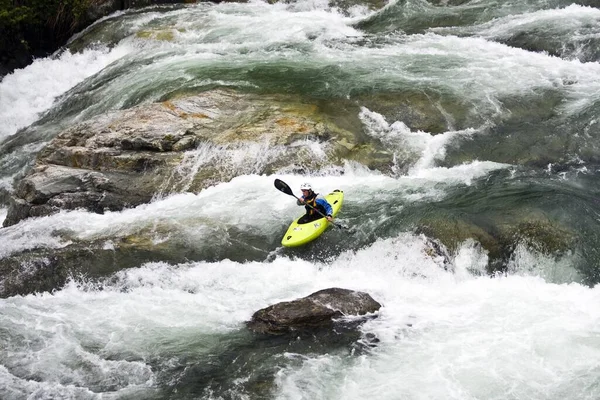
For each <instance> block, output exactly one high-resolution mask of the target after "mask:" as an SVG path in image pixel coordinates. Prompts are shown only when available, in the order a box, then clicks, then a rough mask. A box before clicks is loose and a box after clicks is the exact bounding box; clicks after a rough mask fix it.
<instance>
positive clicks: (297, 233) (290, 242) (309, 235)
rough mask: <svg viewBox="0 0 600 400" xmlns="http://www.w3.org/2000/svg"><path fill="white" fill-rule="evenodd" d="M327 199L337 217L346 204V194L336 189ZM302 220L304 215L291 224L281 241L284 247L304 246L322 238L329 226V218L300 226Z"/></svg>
mask: <svg viewBox="0 0 600 400" xmlns="http://www.w3.org/2000/svg"><path fill="white" fill-rule="evenodd" d="M325 199H326V200H327V202H328V203H329V204H331V208H332V211H333V213H332V215H333V216H334V217H335V216H336V215H337V213H338V211H339V210H340V208H341V207H342V203H343V202H344V192H343V191H341V190H337V189H336V190H334V191H333V192H331V193H329V194H328V195H327V196H325ZM300 218H302V215H301V216H300V217H298V218H296V220H294V222H292V223H291V225H290V227H289V228H288V230H287V231H286V232H285V235H283V239H282V240H281V244H282V245H283V246H285V247H296V246H302V245H303V244H306V243H308V242H311V241H313V240H315V239H316V238H318V237H319V236H321V234H322V233H323V232H325V229H327V227H328V226H329V221H327V218H319V219H317V220H314V221H311V222H308V223H306V224H299V223H298V221H299V220H300Z"/></svg>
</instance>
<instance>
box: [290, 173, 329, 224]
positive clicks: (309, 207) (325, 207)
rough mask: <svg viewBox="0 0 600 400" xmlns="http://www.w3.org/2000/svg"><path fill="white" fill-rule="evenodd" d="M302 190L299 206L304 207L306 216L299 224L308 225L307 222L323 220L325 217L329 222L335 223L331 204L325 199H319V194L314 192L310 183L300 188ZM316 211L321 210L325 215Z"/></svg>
mask: <svg viewBox="0 0 600 400" xmlns="http://www.w3.org/2000/svg"><path fill="white" fill-rule="evenodd" d="M300 190H301V191H302V197H301V198H300V199H299V200H298V201H297V203H298V205H299V206H301V205H304V207H305V208H306V214H304V215H303V216H302V217H301V218H300V219H299V220H298V223H299V224H306V223H307V222H311V221H314V220H317V219H319V218H323V215H326V216H327V217H326V218H327V221H329V222H331V221H333V217H332V216H331V214H332V213H333V210H332V209H331V204H329V203H328V202H327V200H325V199H324V198H321V197H318V196H319V194H318V193H315V192H314V191H313V189H312V186H311V184H310V183H303V184H302V185H301V186H300ZM315 209H316V210H319V211H320V212H321V213H322V214H323V215H321V214H319V213H318V212H317V211H316V210H315Z"/></svg>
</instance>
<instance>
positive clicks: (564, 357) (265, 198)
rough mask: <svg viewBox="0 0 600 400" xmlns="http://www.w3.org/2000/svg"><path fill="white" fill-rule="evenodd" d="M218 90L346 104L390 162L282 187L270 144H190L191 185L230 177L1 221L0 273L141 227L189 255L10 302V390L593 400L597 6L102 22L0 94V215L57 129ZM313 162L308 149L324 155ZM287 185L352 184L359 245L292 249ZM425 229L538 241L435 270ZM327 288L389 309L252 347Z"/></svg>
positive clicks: (179, 11)
mask: <svg viewBox="0 0 600 400" xmlns="http://www.w3.org/2000/svg"><path fill="white" fill-rule="evenodd" d="M215 88H227V89H229V90H236V91H239V92H249V93H250V92H251V93H255V94H258V95H260V94H286V95H288V94H290V95H296V96H300V97H301V98H303V99H305V100H306V101H308V102H318V103H319V104H325V105H329V107H330V114H331V115H332V117H333V118H335V117H336V116H337V117H338V118H339V119H342V116H344V115H345V114H343V113H341V111H340V109H338V108H337V107H338V106H339V107H341V104H345V103H343V102H350V103H352V104H354V105H356V107H357V112H356V113H355V115H353V116H352V118H351V119H348V120H344V121H345V122H344V121H342V122H340V123H342V124H344V123H345V124H346V125H347V127H348V129H353V130H354V131H359V132H361V135H362V140H363V141H364V143H370V142H373V143H375V142H376V143H379V144H381V145H383V146H384V147H385V148H386V149H387V150H388V151H389V152H391V153H393V154H394V160H395V164H394V165H392V166H391V167H390V168H389V169H386V170H378V169H376V168H370V167H369V166H367V165H363V164H361V163H360V162H346V163H344V164H343V165H340V166H335V167H328V168H323V169H319V170H314V169H313V170H305V169H304V170H303V169H294V168H291V166H284V167H283V168H282V169H281V170H280V171H276V173H274V174H270V173H263V169H262V167H263V166H264V164H265V162H266V160H268V159H269V157H272V156H273V154H272V152H275V151H277V149H269V148H265V146H260V145H256V146H254V147H252V146H249V147H248V148H247V149H246V151H238V152H234V153H232V152H229V153H227V154H216V153H215V151H216V150H215V149H206V148H202V147H200V148H198V149H195V150H192V151H190V157H189V159H187V161H186V162H188V163H189V165H187V166H185V165H184V166H182V168H183V167H185V168H183V170H186V168H187V169H188V170H194V165H196V168H198V167H197V166H198V165H204V164H207V163H212V164H216V165H217V166H219V167H220V168H223V169H228V170H229V171H233V172H232V175H234V176H235V177H234V178H233V179H231V180H227V181H224V182H219V183H216V184H214V185H212V186H210V187H207V188H205V189H203V190H201V191H199V192H197V193H190V192H187V191H186V190H181V191H180V192H174V193H168V194H165V195H163V196H157V197H156V198H155V199H154V200H153V201H152V202H150V203H149V204H144V205H141V206H138V207H135V208H131V209H125V210H123V211H119V212H105V213H104V214H95V213H91V212H87V211H84V210H74V211H62V212H60V213H57V214H54V215H51V216H46V217H40V218H30V219H26V220H23V221H21V222H19V223H18V224H16V225H13V226H9V227H5V228H1V229H0V261H1V260H9V259H10V258H11V257H15V255H18V254H27V253H28V252H32V251H37V252H41V251H43V252H45V253H44V254H46V255H47V257H49V258H51V257H52V255H53V252H57V251H60V250H61V249H65V248H68V246H71V245H73V243H76V244H78V245H82V246H84V247H85V246H86V243H102V246H103V248H104V249H105V250H106V251H110V249H111V248H112V246H113V245H114V243H115V242H116V241H119V240H121V239H122V238H129V237H135V236H136V235H142V234H143V235H146V236H148V232H150V237H151V240H152V246H153V247H154V248H156V249H160V248H161V246H163V245H165V243H168V244H169V246H171V249H172V248H173V247H175V248H176V249H178V250H176V251H175V254H173V252H172V251H171V253H169V254H170V256H169V257H167V256H164V257H161V256H160V254H166V253H160V252H159V251H157V252H155V253H152V252H151V253H150V254H153V256H152V257H150V259H148V258H147V257H145V258H143V257H140V261H138V262H136V260H137V259H136V255H132V256H131V257H130V259H129V261H128V262H127V267H125V266H124V265H123V266H122V267H121V268H119V265H117V268H115V270H114V271H113V272H112V273H111V274H109V275H108V276H104V277H102V279H98V278H92V277H90V276H87V275H85V274H76V273H74V274H73V276H71V277H70V279H69V280H68V282H67V283H66V285H64V286H60V287H56V288H54V290H52V291H45V292H36V293H30V294H27V295H15V296H10V297H6V298H2V299H0V398H1V399H4V400H12V399H15V400H16V399H290V400H291V399H294V400H295V399H307V400H309V399H310V400H315V399H328V400H329V399H340V400H342V399H343V400H349V399H405V400H416V399H444V400H446V399H464V400H467V399H468V400H473V399H479V400H485V399H515V400H525V399H528V400H529V399H540V400H541V399H548V400H549V399H556V400H563V399H578V400H579V399H589V400H592V399H598V398H600V286H598V285H597V284H598V282H600V198H599V195H600V189H599V188H600V186H599V185H600V3H599V2H598V1H597V0H579V1H577V0H575V1H571V0H463V1H451V0H448V1H442V0H440V1H430V2H428V1H426V0H398V1H392V2H390V3H387V4H385V3H380V4H379V3H377V2H373V3H369V2H364V3H363V2H361V1H360V0H357V1H350V0H348V1H347V2H345V1H343V0H342V1H337V2H335V1H334V2H331V3H328V2H327V1H322V0H297V1H293V2H286V3H283V2H280V3H276V4H268V3H267V2H262V1H250V2H248V3H243V4H241V3H221V4H209V3H200V4H187V5H175V6H163V7H151V8H146V9H140V10H132V11H127V12H121V13H116V14H113V15H110V16H108V17H106V18H104V19H102V20H100V21H98V22H96V23H95V24H94V25H92V26H91V27H89V28H87V29H86V30H85V31H83V32H80V33H79V34H77V35H76V36H74V37H73V38H72V39H71V40H70V42H69V44H68V45H67V49H66V50H65V51H62V52H59V53H57V54H55V55H54V56H52V57H48V58H46V59H38V60H36V61H35V62H34V63H33V64H32V65H30V66H28V67H27V68H24V69H22V70H17V71H14V72H13V73H12V74H10V75H8V76H6V77H4V79H3V80H2V81H1V82H0V189H2V192H3V193H5V195H4V196H2V197H1V198H2V203H1V204H0V219H4V217H5V216H6V215H7V212H8V195H9V194H10V193H12V192H13V190H14V185H15V181H16V180H18V178H19V177H20V176H22V175H23V174H24V173H26V171H27V169H28V168H29V167H30V165H31V164H32V162H33V161H34V159H35V157H36V154H37V153H38V152H39V150H41V149H42V148H43V147H44V146H45V145H46V144H47V143H48V142H49V141H50V140H52V138H53V137H54V136H56V135H57V134H58V133H59V132H60V131H62V130H63V129H65V128H66V127H69V126H71V125H73V124H76V123H81V122H84V121H86V120H87V119H90V118H92V117H95V116H98V115H102V114H103V113H106V112H108V111H112V110H119V109H126V108H130V107H133V106H136V105H139V104H147V103H151V102H156V101H162V100H164V99H167V98H169V97H171V96H174V95H176V94H181V93H192V94H194V93H202V92H204V91H208V90H212V89H215ZM397 93H401V94H404V95H406V96H411V95H414V94H415V93H421V94H425V96H427V98H429V99H433V101H434V102H435V103H437V104H439V109H440V110H441V113H442V114H443V115H445V122H444V123H445V126H446V128H447V129H445V130H444V131H442V132H433V131H431V132H430V131H427V129H411V128H409V127H408V125H407V124H406V121H403V120H401V119H396V118H395V117H394V114H393V113H386V112H385V105H387V106H388V108H389V107H391V106H390V103H394V102H398V101H400V100H401V99H398V98H394V97H393V96H394V94H397ZM385 99H388V100H387V102H386V100H385ZM389 99H391V100H389ZM448 127H449V129H448ZM322 145H323V144H320V143H312V144H311V147H312V150H313V152H314V156H315V157H318V156H319V154H320V152H321V151H322V148H321V146H322ZM288 167H289V168H288ZM275 178H279V179H282V180H284V181H285V182H287V183H288V184H289V185H290V187H291V188H292V189H293V190H294V191H297V190H298V188H299V186H300V184H302V183H303V182H305V181H310V182H311V183H312V185H313V187H315V188H316V189H317V191H320V192H322V193H325V192H328V191H330V190H333V189H341V190H343V191H344V193H345V202H344V206H343V207H342V209H341V212H340V214H339V215H338V218H337V221H338V222H339V223H341V224H343V225H345V226H349V227H352V229H351V230H344V229H333V228H329V229H328V230H327V231H326V232H325V233H324V234H323V235H322V236H321V237H320V238H319V239H318V240H317V241H315V242H313V243H310V244H309V245H307V246H305V247H302V248H298V249H286V248H283V247H281V245H280V241H281V237H282V235H283V233H284V232H285V229H286V228H287V226H288V224H289V223H290V222H291V221H292V220H293V219H294V218H295V217H297V216H298V215H299V214H300V213H302V212H303V210H302V209H301V208H299V207H297V206H296V204H295V200H294V199H293V198H292V197H289V196H286V195H285V194H282V193H281V192H278V191H277V190H276V189H275V188H274V186H273V181H274V179H275ZM298 194H299V193H298ZM423 221H430V222H431V221H433V222H437V225H436V226H438V230H437V231H436V232H437V233H438V234H439V233H440V230H443V229H441V228H439V227H440V226H446V225H444V224H442V223H440V221H449V222H447V223H448V224H450V223H451V222H452V223H454V224H458V222H456V221H462V223H463V224H464V225H458V226H464V230H465V231H468V232H470V233H472V232H484V231H485V232H487V234H488V236H490V235H491V236H493V235H494V233H495V232H502V231H503V229H504V228H505V227H507V226H517V225H518V226H526V227H531V230H534V232H537V233H535V234H534V235H533V237H535V238H536V240H533V241H532V240H520V236H518V235H516V236H514V237H513V239H514V240H512V241H509V243H508V244H503V246H504V247H502V248H503V249H504V251H501V252H499V253H498V254H501V256H495V255H494V254H492V252H490V251H489V247H488V248H486V246H485V243H482V241H484V239H482V238H485V237H487V236H486V235H484V234H483V233H481V234H479V235H472V234H466V235H464V237H463V236H456V235H455V236H452V237H450V239H452V240H449V239H448V236H446V244H447V245H448V243H449V242H452V243H454V247H453V248H452V249H450V250H448V252H447V254H446V256H445V257H441V256H432V254H431V247H430V246H431V242H430V238H429V237H428V236H427V235H426V233H427V232H426V229H425V230H424V229H422V228H423V227H424V226H426V225H427V224H426V223H423ZM465 221H466V222H465ZM523 221H524V222H523ZM531 221H533V222H531ZM519 224H521V225H519ZM523 224H524V225H523ZM455 226H456V225H455ZM540 226H541V227H542V228H543V229H541V230H535V229H537V228H539V227H540ZM536 227H537V228H536ZM455 231H456V230H455ZM459 231H460V229H459ZM519 232H523V230H521V231H519ZM527 232H530V231H526V232H525V233H527ZM442 236H443V235H442ZM522 237H525V236H522ZM527 237H528V238H531V237H532V236H531V235H530V236H527ZM177 252H179V253H180V254H185V255H184V256H181V257H177ZM138 256H139V255H138ZM96 257H99V256H98V255H97V254H96V253H95V252H94V251H91V250H90V252H89V254H88V255H87V256H86V257H80V259H79V261H78V262H80V263H83V264H85V263H86V262H89V263H90V264H92V263H96V264H97V263H100V262H102V261H99V259H98V258H96ZM493 257H496V258H493ZM142 258H143V260H142ZM492 259H493V260H495V261H493V262H492V261H491V260H492ZM132 260H133V261H132ZM491 264H494V268H493V269H494V271H495V272H491V271H490V265H491ZM20 268H21V269H22V270H23V271H22V273H23V274H25V275H26V274H27V268H28V266H27V265H26V264H23V265H21V266H20ZM0 279H2V277H0ZM3 284H4V283H3V281H0V285H3ZM330 287H340V288H347V289H353V290H359V291H364V292H367V293H369V294H370V295H371V296H372V297H373V298H374V299H375V300H377V301H378V302H380V303H381V304H382V308H381V310H380V311H379V314H378V317H377V318H373V319H369V320H368V321H367V322H366V323H364V324H363V325H362V326H361V327H360V329H359V332H358V333H357V334H356V335H355V336H352V335H350V336H348V335H336V334H332V335H329V336H327V335H326V336H315V337H309V338H306V337H303V338H291V339H290V338H289V337H285V338H277V337H276V338H263V337H258V336H256V335H253V334H251V333H250V332H248V331H247V329H246V326H245V322H246V321H248V320H249V319H250V318H251V316H252V314H253V313H254V312H255V311H257V310H259V309H261V308H263V307H266V306H268V305H271V304H274V303H277V302H281V301H289V300H293V299H296V298H299V297H304V296H307V295H309V294H310V293H313V292H315V291H317V290H321V289H325V288H330Z"/></svg>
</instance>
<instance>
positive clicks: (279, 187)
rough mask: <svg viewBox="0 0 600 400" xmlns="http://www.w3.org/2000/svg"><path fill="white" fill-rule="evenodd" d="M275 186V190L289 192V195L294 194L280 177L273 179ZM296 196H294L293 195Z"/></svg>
mask: <svg viewBox="0 0 600 400" xmlns="http://www.w3.org/2000/svg"><path fill="white" fill-rule="evenodd" d="M275 187H276V188H277V190H280V191H282V192H283V193H285V194H289V195H290V196H294V193H293V192H292V189H290V187H289V186H288V184H287V183H285V182H284V181H282V180H281V179H275ZM294 197H296V196H294Z"/></svg>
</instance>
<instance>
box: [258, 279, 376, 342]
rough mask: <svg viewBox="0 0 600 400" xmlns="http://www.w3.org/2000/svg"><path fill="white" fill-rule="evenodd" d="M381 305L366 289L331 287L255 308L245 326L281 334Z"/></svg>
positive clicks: (326, 324) (320, 325)
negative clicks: (355, 289)
mask: <svg viewBox="0 0 600 400" xmlns="http://www.w3.org/2000/svg"><path fill="white" fill-rule="evenodd" d="M380 308H381V304H379V303H378V302H377V301H375V300H374V299H373V298H372V297H371V296H370V295H369V294H368V293H364V292H357V291H353V290H348V289H340V288H330V289H323V290H320V291H318V292H315V293H313V294H311V295H309V296H307V297H303V298H301V299H297V300H293V301H285V302H282V303H277V304H274V305H271V306H269V307H267V308H263V309H262V310H258V311H257V312H255V313H254V315H253V316H252V319H251V320H250V321H249V322H248V323H247V326H248V328H249V329H250V330H252V331H254V332H257V333H265V334H270V335H281V334H286V333H290V332H298V331H307V330H315V329H319V328H325V327H329V326H332V325H333V320H334V319H336V318H341V317H345V316H361V315H367V314H372V313H374V312H376V311H378V310H379V309H380Z"/></svg>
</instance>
